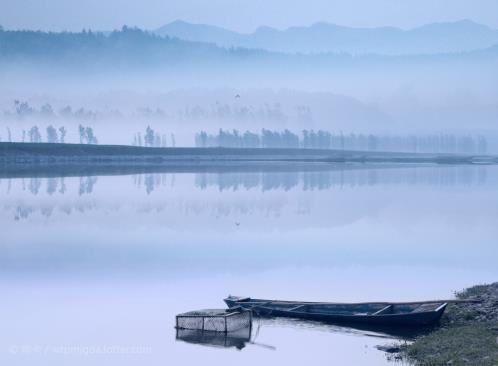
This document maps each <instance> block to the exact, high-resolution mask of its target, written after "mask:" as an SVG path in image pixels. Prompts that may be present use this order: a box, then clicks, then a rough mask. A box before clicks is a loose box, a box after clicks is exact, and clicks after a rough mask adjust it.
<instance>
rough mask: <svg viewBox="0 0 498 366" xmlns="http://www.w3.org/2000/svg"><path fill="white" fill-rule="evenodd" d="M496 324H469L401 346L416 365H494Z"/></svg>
mask: <svg viewBox="0 0 498 366" xmlns="http://www.w3.org/2000/svg"><path fill="white" fill-rule="evenodd" d="M494 326H496V327H497V328H496V329H497V330H498V324H494V325H493V324H471V325H460V326H455V327H448V328H442V329H439V330H437V331H435V332H433V333H430V334H429V335H426V336H424V337H421V338H419V339H417V340H416V341H415V342H414V343H413V344H411V345H408V346H404V348H405V349H404V352H405V353H406V355H407V356H408V358H409V359H411V360H414V361H415V364H417V365H427V366H432V365H434V366H440V365H476V366H477V365H479V366H480V365H482V366H488V365H489V366H493V365H498V343H497V333H498V332H496V331H493V327H494Z"/></svg>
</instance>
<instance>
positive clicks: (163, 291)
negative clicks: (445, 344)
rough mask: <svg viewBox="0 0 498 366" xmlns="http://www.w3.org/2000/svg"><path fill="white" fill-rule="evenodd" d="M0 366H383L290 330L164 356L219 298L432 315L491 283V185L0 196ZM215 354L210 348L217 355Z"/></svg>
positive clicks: (26, 190) (184, 184)
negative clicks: (421, 305) (365, 305)
mask: <svg viewBox="0 0 498 366" xmlns="http://www.w3.org/2000/svg"><path fill="white" fill-rule="evenodd" d="M0 198H1V200H0V226H1V234H0V235H1V236H0V238H1V240H0V293H1V294H2V300H1V303H0V323H1V327H2V331H0V364H2V365H28V364H37V365H68V364H70V365H87V364H93V365H142V364H148V365H168V364H197V363H202V364H204V365H225V364H226V365H228V364H234V363H236V364H238V365H254V364H255V363H260V364H270V363H272V364H281V363H283V362H286V363H287V364H303V363H306V362H309V361H310V360H311V359H312V360H313V362H314V363H315V364H338V365H362V364H368V365H384V364H391V363H389V361H388V360H387V359H386V356H385V354H383V353H382V352H380V351H378V350H376V349H375V346H376V345H379V344H386V343H391V342H393V341H394V340H397V339H401V338H403V337H400V336H399V335H397V334H390V333H389V334H386V333H385V332H383V331H380V330H359V329H351V328H345V327H339V326H333V325H326V324H320V323H307V322H299V321H293V320H286V321H284V320H257V321H255V324H254V327H253V330H252V334H251V335H250V342H247V339H245V338H244V337H245V336H241V338H239V339H235V340H234V339H228V340H223V339H222V340H221V341H220V340H219V339H218V340H212V342H211V343H215V344H218V346H205V345H198V344H192V343H189V342H185V341H182V340H177V339H176V336H177V335H176V332H175V329H174V320H175V319H174V316H175V314H177V313H180V312H184V311H187V310H193V309H201V308H216V307H224V304H223V302H222V299H223V298H224V297H225V296H226V295H228V294H234V295H244V296H254V297H269V298H282V299H305V300H310V301H311V300H318V301H320V300H324V301H371V300H396V301H404V300H419V299H430V298H449V297H452V296H453V291H455V290H459V289H462V288H464V287H466V286H470V285H473V284H477V283H483V282H489V281H496V280H497V278H498V266H497V265H496V263H497V260H498V249H497V247H496V244H497V242H496V238H497V237H498V225H497V224H496V223H497V222H498V168H497V167H494V166H476V167H470V166H466V167H458V166H451V167H433V166H422V167H402V168H400V167H397V168H394V167H375V168H368V169H365V168H364V167H356V166H351V167H348V168H347V169H341V168H339V167H330V169H329V168H327V169H324V168H323V167H321V168H320V169H316V170H313V169H311V170H309V171H278V172H277V171H276V172H271V170H270V171H268V170H266V171H265V172H258V171H253V172H243V171H238V172H235V171H233V172H230V171H225V172H223V173H162V174H145V175H140V174H137V175H123V176H98V177H92V176H91V177H65V178H62V177H50V178H45V177H33V178H31V177H28V178H15V179H7V178H5V179H1V180H0ZM223 344H224V345H227V346H229V347H220V346H219V345H223Z"/></svg>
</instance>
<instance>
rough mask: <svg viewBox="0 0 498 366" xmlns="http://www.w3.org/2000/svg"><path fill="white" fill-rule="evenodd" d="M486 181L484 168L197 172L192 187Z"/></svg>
mask: <svg viewBox="0 0 498 366" xmlns="http://www.w3.org/2000/svg"><path fill="white" fill-rule="evenodd" d="M486 179H487V177H486V168H485V167H475V166H462V167H406V168H405V167H401V168H399V167H398V168H393V167H391V168H389V167H388V168H371V169H364V168H361V169H358V168H357V169H351V168H349V169H348V168H341V169H333V170H321V171H304V172H299V171H294V172H264V173H260V172H254V173H239V172H234V173H231V172H224V173H198V174H196V177H195V185H196V187H198V188H200V189H206V188H208V187H210V186H215V187H218V189H219V190H220V191H225V190H233V191H236V190H238V189H240V188H244V189H246V190H248V189H252V188H257V187H260V188H261V190H262V191H269V190H279V189H282V190H285V191H288V190H290V189H294V188H299V187H300V188H301V189H302V190H305V191H308V190H323V189H331V188H334V187H339V188H340V187H343V186H349V187H356V186H359V187H362V186H376V185H421V184H425V185H431V186H453V185H471V184H483V183H485V181H486Z"/></svg>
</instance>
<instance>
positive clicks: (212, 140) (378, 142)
mask: <svg viewBox="0 0 498 366" xmlns="http://www.w3.org/2000/svg"><path fill="white" fill-rule="evenodd" d="M195 146H197V147H246V148H306V149H336V150H359V151H393V152H394V151H395V152H426V153H466V154H486V153H487V149H488V143H487V140H486V138H485V137H484V136H482V135H478V136H472V135H463V136H456V135H454V134H449V133H441V134H433V135H406V136H393V135H374V134H361V133H350V134H344V133H342V132H339V133H332V132H329V131H324V130H317V131H315V130H303V131H301V133H300V134H297V133H294V132H291V131H289V130H287V129H286V130H284V131H271V130H267V129H262V130H261V132H259V133H258V132H251V131H245V132H240V131H238V130H232V131H229V130H226V131H225V130H223V129H220V130H219V131H218V133H217V134H209V133H207V132H206V131H201V132H199V133H197V134H196V135H195Z"/></svg>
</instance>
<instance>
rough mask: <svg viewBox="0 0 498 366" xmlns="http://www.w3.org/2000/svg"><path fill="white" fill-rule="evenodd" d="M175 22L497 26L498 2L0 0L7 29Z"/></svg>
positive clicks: (242, 26) (247, 26)
mask: <svg viewBox="0 0 498 366" xmlns="http://www.w3.org/2000/svg"><path fill="white" fill-rule="evenodd" d="M176 19H182V20H186V21H190V22H195V23H205V24H212V25H218V26H222V27H225V28H229V29H233V30H237V31H242V32H249V31H252V30H254V29H255V28H257V27H258V26H260V25H268V26H273V27H276V28H286V27H289V26H292V25H309V24H311V23H314V22H317V21H327V22H332V23H337V24H341V25H349V26H366V27H374V26H385V25H391V26H397V27H401V28H410V27H415V26H418V25H422V24H425V23H431V22H438V21H454V20H460V19H471V20H474V21H476V22H479V23H483V24H486V25H489V26H491V27H493V28H498V1H496V0H472V1H470V0H347V1H346V0H307V1H288V0H238V1H237V0H211V1H208V0H140V1H137V0H0V25H3V26H4V27H5V28H8V29H17V28H25V29H42V30H81V29H83V28H87V29H88V28H91V29H99V30H109V29H115V28H119V27H121V26H122V25H123V24H128V25H136V26H139V27H141V28H147V29H153V28H157V27H159V26H161V25H163V24H165V23H168V22H171V21H173V20H176Z"/></svg>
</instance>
